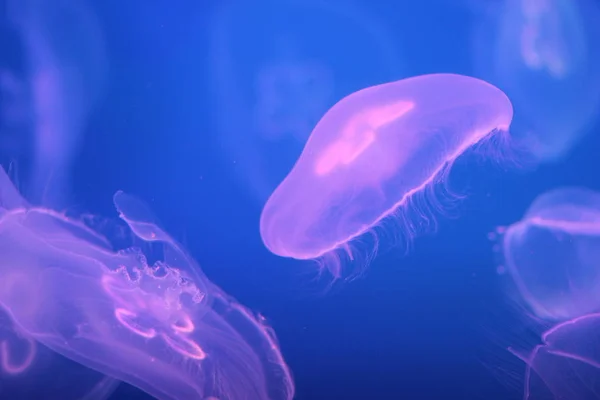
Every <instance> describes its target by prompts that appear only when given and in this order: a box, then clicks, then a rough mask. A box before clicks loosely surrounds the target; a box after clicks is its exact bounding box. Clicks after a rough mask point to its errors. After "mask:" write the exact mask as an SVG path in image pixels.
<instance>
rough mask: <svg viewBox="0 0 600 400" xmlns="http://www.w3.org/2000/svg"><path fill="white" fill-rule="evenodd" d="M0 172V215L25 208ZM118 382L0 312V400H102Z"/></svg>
mask: <svg viewBox="0 0 600 400" xmlns="http://www.w3.org/2000/svg"><path fill="white" fill-rule="evenodd" d="M0 172H2V173H0V200H1V201H0V204H1V210H2V211H1V212H0V214H2V215H3V214H4V213H5V212H7V210H10V209H15V208H19V207H21V208H24V207H28V204H27V203H26V202H25V201H24V200H23V199H22V198H21V196H20V194H19V193H18V192H17V191H16V190H15V188H14V187H13V186H12V183H11V182H10V180H9V179H8V177H7V176H6V174H4V173H3V171H0ZM49 372H51V373H49ZM119 382H120V381H119V380H117V379H114V378H111V377H108V376H105V375H103V374H101V373H99V372H96V371H93V370H90V369H88V368H85V367H83V366H81V365H80V364H77V363H75V362H73V361H71V360H69V359H67V358H65V357H63V356H61V355H59V354H57V353H55V352H53V351H52V350H50V349H48V348H47V347H45V346H44V345H41V344H40V343H38V342H37V341H35V340H34V339H33V338H32V337H31V336H30V335H28V334H27V333H26V332H25V331H24V330H23V329H22V328H21V327H20V326H19V325H18V324H16V323H15V322H14V321H13V320H12V318H11V316H10V313H9V312H7V311H6V310H2V309H0V398H3V399H4V398H6V399H48V400H55V399H56V400H69V399H74V400H102V399H107V398H108V397H110V395H111V394H112V393H113V392H114V390H115V389H116V388H117V386H118V384H119Z"/></svg>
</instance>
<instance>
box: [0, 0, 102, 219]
mask: <svg viewBox="0 0 600 400" xmlns="http://www.w3.org/2000/svg"><path fill="white" fill-rule="evenodd" d="M7 10H8V12H7V15H8V20H9V23H10V24H11V25H12V26H13V28H14V29H15V30H16V31H17V32H18V33H19V36H20V38H21V40H22V43H23V45H24V49H25V68H26V71H25V74H24V77H25V81H26V85H25V87H26V88H27V92H28V93H29V95H28V96H27V99H28V104H29V107H28V113H27V114H28V115H29V123H30V125H31V127H30V129H31V130H32V131H33V135H32V136H33V146H32V149H31V152H32V154H31V157H30V159H31V160H32V166H31V172H30V175H31V176H30V179H29V181H30V182H29V184H28V186H29V187H28V188H27V190H28V192H30V193H29V194H28V198H30V200H31V201H32V202H34V203H40V204H44V205H46V206H52V207H56V206H62V205H63V204H62V203H63V202H64V201H65V199H64V197H65V196H68V192H69V186H70V184H69V180H70V173H71V166H72V162H73V159H74V157H75V156H76V154H77V151H78V148H79V144H80V143H81V136H82V134H83V132H84V130H85V128H86V121H87V119H88V116H89V114H90V111H91V110H92V108H93V106H94V105H95V104H96V102H97V101H98V99H99V97H100V96H101V94H102V93H103V88H104V86H105V84H104V83H105V80H106V74H107V55H106V49H105V44H104V39H103V35H102V31H101V28H100V25H99V22H98V21H97V19H96V16H95V15H94V13H93V12H92V11H91V9H90V8H89V6H88V4H87V1H78V0H57V1H46V0H8V1H7ZM13 86H14V85H13ZM20 100H21V101H22V98H21V99H20Z"/></svg>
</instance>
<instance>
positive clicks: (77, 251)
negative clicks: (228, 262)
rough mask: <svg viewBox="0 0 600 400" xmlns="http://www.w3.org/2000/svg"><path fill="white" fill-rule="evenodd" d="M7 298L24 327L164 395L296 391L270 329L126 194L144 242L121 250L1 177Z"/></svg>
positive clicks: (121, 204)
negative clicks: (147, 250) (150, 253)
mask: <svg viewBox="0 0 600 400" xmlns="http://www.w3.org/2000/svg"><path fill="white" fill-rule="evenodd" d="M1 178H2V179H0V183H2V185H1V186H0V195H1V196H0V201H1V203H2V205H3V207H4V209H3V210H2V213H1V218H0V252H1V253H2V254H3V257H2V273H3V279H2V281H0V305H2V307H3V308H4V309H5V310H6V311H7V313H8V314H9V315H10V317H11V319H12V320H13V321H14V323H15V324H16V325H18V327H19V329H20V331H21V332H23V334H24V335H25V337H27V338H31V339H33V340H35V341H36V342H38V343H40V344H42V345H44V346H46V347H48V348H49V349H51V350H53V351H55V352H57V353H59V354H60V355H62V356H64V357H66V358H68V359H70V360H72V361H75V362H77V363H80V364H82V365H83V366H85V367H88V368H90V369H93V370H95V371H98V372H100V373H102V374H105V375H107V376H109V377H111V378H114V379H118V380H122V381H125V382H127V383H129V384H131V385H133V386H136V387H138V388H140V389H141V390H143V391H145V392H147V393H149V394H150V395H152V396H154V397H156V398H158V399H192V398H202V399H204V398H211V396H212V398H218V399H242V400H243V399H248V400H250V399H291V398H292V396H293V391H294V387H293V383H292V380H291V377H290V373H289V370H288V368H287V366H286V364H285V362H284V360H283V358H282V356H281V353H280V351H279V346H278V344H277V342H276V339H275V335H274V333H273V331H272V330H271V329H270V328H269V327H268V326H267V325H266V324H265V322H264V319H263V318H262V317H257V316H254V315H253V314H252V313H251V312H250V311H248V310H246V309H245V308H244V307H242V306H241V305H240V304H238V303H237V302H236V301H235V300H233V299H232V298H231V297H229V296H227V295H226V294H225V293H224V292H223V291H222V290H220V289H219V288H217V287H216V286H215V285H213V284H212V283H211V282H210V281H208V279H206V277H205V276H204V275H203V274H202V271H201V270H200V268H199V267H198V266H197V265H196V263H195V262H194V261H193V260H192V259H191V258H190V257H189V255H187V253H185V252H184V250H183V249H182V248H181V247H180V246H179V245H178V244H177V243H176V242H175V241H173V239H172V238H170V236H169V235H168V234H167V233H166V232H164V231H163V230H161V229H160V228H159V227H158V226H157V225H156V223H155V220H154V217H153V216H152V214H151V212H150V210H149V208H147V207H146V206H145V205H144V204H143V203H142V202H140V201H139V200H137V199H136V198H134V197H132V196H129V195H127V194H125V193H123V192H118V193H116V194H115V196H114V203H115V206H116V208H117V210H118V211H119V213H120V217H121V219H122V220H123V221H125V223H126V225H127V226H128V228H129V229H130V231H131V232H132V234H133V237H134V239H135V240H137V241H139V244H140V246H144V247H148V246H149V245H155V246H159V247H160V249H161V251H160V259H159V260H157V261H156V262H154V263H152V264H150V263H149V262H148V258H147V257H146V256H145V254H144V253H143V252H142V251H141V250H140V248H139V247H132V248H128V249H125V250H120V251H117V252H115V251H113V250H111V248H110V242H109V241H108V240H107V239H106V238H104V237H102V236H100V235H99V234H98V233H96V232H95V231H93V230H91V229H89V228H88V227H87V226H86V225H84V224H83V223H80V222H77V221H74V220H72V219H69V218H67V217H66V216H65V215H63V214H58V213H55V212H53V211H51V210H49V209H45V208H32V207H26V206H23V205H22V199H20V197H18V193H17V192H16V189H15V188H14V187H13V186H12V185H11V184H10V181H9V179H8V178H7V177H6V175H5V174H4V175H3V176H1Z"/></svg>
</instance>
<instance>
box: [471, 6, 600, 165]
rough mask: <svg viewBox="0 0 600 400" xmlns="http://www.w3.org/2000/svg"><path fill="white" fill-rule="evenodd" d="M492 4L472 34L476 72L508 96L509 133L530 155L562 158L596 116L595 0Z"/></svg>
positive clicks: (599, 90) (599, 86) (599, 59)
mask: <svg viewBox="0 0 600 400" xmlns="http://www.w3.org/2000/svg"><path fill="white" fill-rule="evenodd" d="M480 3H485V2H480ZM488 4H491V3H489V2H488ZM495 6H496V7H490V8H489V10H490V12H489V13H488V15H485V14H484V15H482V16H481V17H482V18H480V19H479V24H478V29H477V30H476V31H475V32H474V34H473V38H474V56H475V57H476V60H475V63H476V65H475V68H476V72H477V74H478V75H479V76H481V77H482V78H484V79H486V80H487V81H489V82H491V83H493V84H494V85H497V86H498V87H499V88H501V89H502V90H504V91H505V92H506V94H507V95H508V96H509V97H510V99H511V101H512V102H513V105H514V107H515V110H516V113H515V121H514V124H513V134H518V135H519V136H521V137H522V138H523V139H524V142H525V143H527V147H528V148H529V150H530V152H531V153H532V155H533V156H534V157H535V159H536V160H537V161H538V162H555V161H560V160H562V159H563V158H564V157H565V156H566V155H568V154H569V152H570V151H571V149H572V148H573V147H574V146H575V145H576V144H577V143H578V142H579V141H580V139H581V138H582V137H583V136H584V135H585V134H587V133H588V132H589V130H590V128H591V125H592V124H593V122H594V120H595V119H596V118H597V116H598V113H597V110H598V107H599V106H600V49H599V48H598V46H597V45H596V44H597V42H598V40H600V25H599V24H598V23H597V21H598V19H599V18H600V7H599V6H598V4H597V2H595V1H593V0H578V1H571V0H508V1H503V2H497V4H495Z"/></svg>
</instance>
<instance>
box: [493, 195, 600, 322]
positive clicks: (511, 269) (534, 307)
mask: <svg viewBox="0 0 600 400" xmlns="http://www.w3.org/2000/svg"><path fill="white" fill-rule="evenodd" d="M502 248H503V255H504V260H505V268H506V270H507V271H508V273H509V274H510V276H511V278H512V279H513V281H514V282H515V285H516V287H517V289H518V291H519V296H520V298H521V300H523V301H524V302H525V304H526V305H527V306H528V307H529V308H530V310H531V311H532V312H533V313H534V314H535V316H537V317H538V318H542V319H545V320H550V321H564V320H569V319H572V318H576V317H579V316H582V315H586V314H588V313H591V312H596V311H600V193H597V192H594V191H592V190H590V189H585V188H560V189H555V190H552V191H550V192H547V193H544V194H542V195H540V196H539V197H538V198H537V199H536V200H535V201H534V202H533V204H532V205H531V206H530V207H529V210H528V211H527V213H526V214H525V216H524V218H523V219H522V220H521V221H519V222H517V223H515V224H513V225H511V226H510V227H509V228H508V229H507V230H506V232H505V234H504V237H503V239H502Z"/></svg>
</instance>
